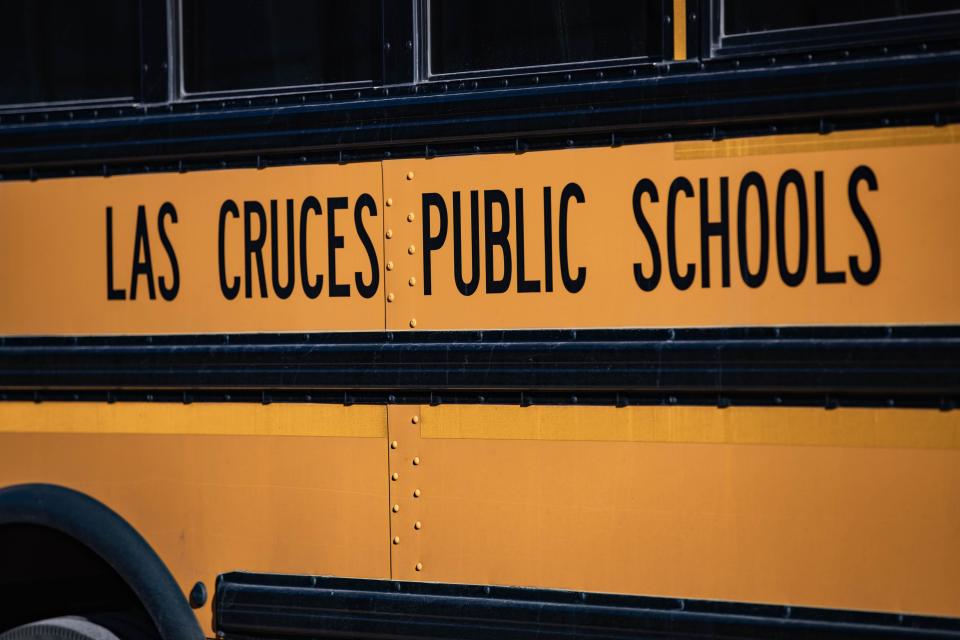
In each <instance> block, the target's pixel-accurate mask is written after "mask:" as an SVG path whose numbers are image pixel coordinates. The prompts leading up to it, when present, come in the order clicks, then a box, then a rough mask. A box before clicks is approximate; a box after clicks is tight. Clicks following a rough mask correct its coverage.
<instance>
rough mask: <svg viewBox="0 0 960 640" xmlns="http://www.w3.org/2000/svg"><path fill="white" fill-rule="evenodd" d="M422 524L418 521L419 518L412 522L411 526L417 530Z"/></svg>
mask: <svg viewBox="0 0 960 640" xmlns="http://www.w3.org/2000/svg"><path fill="white" fill-rule="evenodd" d="M422 526H423V525H422V524H420V521H419V520H417V521H416V522H414V523H413V528H414V529H416V530H417V531H419V530H420V527H422Z"/></svg>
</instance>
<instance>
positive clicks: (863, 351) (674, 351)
mask: <svg viewBox="0 0 960 640" xmlns="http://www.w3.org/2000/svg"><path fill="white" fill-rule="evenodd" d="M0 399H8V400H24V399H30V400H36V401H44V400H73V399H76V400H101V401H102V400H107V401H113V400H140V401H143V400H146V401H158V402H160V401H168V402H194V401H196V402H200V401H248V402H251V401H252V402H284V401H300V402H304V401H305V402H337V403H340V402H342V403H345V404H353V403H383V402H386V403H391V402H416V403H431V404H439V403H447V402H471V403H473V402H481V403H506V404H540V403H558V404H576V403H583V404H616V405H626V404H713V405H717V406H728V405H731V404H747V405H774V406H775V405H804V406H806V405H813V406H817V405H820V406H826V407H828V408H829V407H835V406H935V407H940V408H943V409H950V408H953V407H954V406H955V405H956V403H957V401H958V399H960V326H897V327H882V326H874V327H781V328H735V329H676V330H673V329H622V330H621V329H610V330H605V329H600V330H524V331H455V332H447V331H437V332H430V331H424V332H420V331H416V332H413V331H409V332H386V333H384V332H360V333H325V334H313V333H282V334H229V335H187V336H139V337H138V336H119V337H69V338H55V337H49V338H4V339H0Z"/></svg>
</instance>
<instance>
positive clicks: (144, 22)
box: [0, 0, 174, 113]
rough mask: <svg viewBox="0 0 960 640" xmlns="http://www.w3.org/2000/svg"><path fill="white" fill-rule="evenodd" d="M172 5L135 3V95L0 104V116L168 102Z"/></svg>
mask: <svg viewBox="0 0 960 640" xmlns="http://www.w3.org/2000/svg"><path fill="white" fill-rule="evenodd" d="M173 1H174V0H138V2H137V11H138V14H139V15H138V25H137V48H138V50H139V60H138V66H137V82H136V91H135V92H134V95H126V96H110V97H105V98H87V99H77V100H54V101H49V102H19V103H11V104H0V113H29V112H33V111H69V110H71V109H92V108H97V107H129V106H138V105H143V104H154V103H163V102H166V101H168V100H169V98H170V77H171V76H170V69H171V68H173V65H171V64H170V60H169V51H170V38H171V28H172V22H171V20H170V11H171V4H172V3H173ZM148 25H149V28H148Z"/></svg>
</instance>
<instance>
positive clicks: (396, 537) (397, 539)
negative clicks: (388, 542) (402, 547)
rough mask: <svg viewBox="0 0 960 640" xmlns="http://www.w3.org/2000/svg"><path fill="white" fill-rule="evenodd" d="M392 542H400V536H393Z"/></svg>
mask: <svg viewBox="0 0 960 640" xmlns="http://www.w3.org/2000/svg"><path fill="white" fill-rule="evenodd" d="M393 544H400V536H393Z"/></svg>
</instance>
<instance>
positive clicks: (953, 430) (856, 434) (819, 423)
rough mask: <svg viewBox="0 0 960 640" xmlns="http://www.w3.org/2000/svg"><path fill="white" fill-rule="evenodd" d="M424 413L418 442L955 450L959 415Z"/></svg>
mask: <svg viewBox="0 0 960 640" xmlns="http://www.w3.org/2000/svg"><path fill="white" fill-rule="evenodd" d="M517 417H518V416H517V414H516V413H515V412H514V411H512V410H502V411H496V410H491V408H490V407H488V406H482V405H468V404H463V405H455V404H451V405H441V406H436V407H424V408H423V416H422V418H423V422H422V424H421V428H422V429H421V434H422V436H423V437H424V438H471V439H486V440H574V441H577V440H595V441H620V442H677V443H680V442H685V443H690V444H776V445H799V446H825V447H882V448H904V449H906V448H917V449H960V414H958V413H957V412H947V411H937V410H934V409H923V410H921V409H835V410H832V411H826V410H824V409H808V408H796V407H778V408H776V409H767V408H761V407H730V408H728V409H723V410H717V409H716V408H715V407H670V408H665V407H631V408H629V409H625V408H621V409H618V408H614V407H585V406H579V407H577V406H557V407H550V406H544V407H537V408H536V409H533V408H531V409H530V411H527V412H526V413H521V414H520V418H521V419H519V420H518V419H517Z"/></svg>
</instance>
